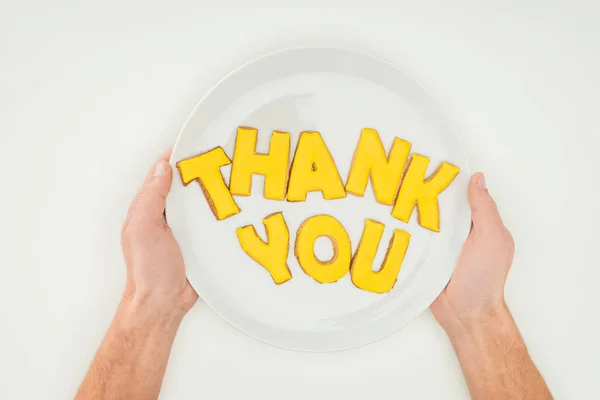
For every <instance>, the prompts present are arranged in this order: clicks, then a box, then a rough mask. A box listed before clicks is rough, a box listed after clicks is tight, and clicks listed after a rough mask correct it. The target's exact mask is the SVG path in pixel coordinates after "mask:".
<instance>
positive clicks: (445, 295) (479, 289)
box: [430, 173, 514, 334]
mask: <svg viewBox="0 0 600 400" xmlns="http://www.w3.org/2000/svg"><path fill="white" fill-rule="evenodd" d="M469 203H470V205H471V219H472V226H471V233H470V234H469V237H468V238H467V240H466V241H465V243H464V245H463V248H462V251H461V254H460V256H459V258H458V262H457V265H456V269H455V270H454V273H453V274H452V278H451V279H450V282H449V283H448V285H447V286H446V288H445V289H444V291H443V292H442V293H441V294H440V295H439V297H438V298H437V299H436V300H435V301H434V302H433V304H432V305H431V307H430V309H431V311H432V313H433V315H434V316H435V318H436V319H437V321H438V322H439V323H440V325H441V326H442V327H443V328H444V329H445V330H446V331H447V332H448V333H449V334H452V332H453V331H455V330H457V329H462V328H465V327H472V326H473V324H475V325H477V324H481V323H483V324H485V323H488V322H490V321H491V320H493V319H494V318H495V317H497V316H503V315H505V314H507V313H508V309H507V307H506V304H505V302H504V284H505V282H506V277H507V275H508V271H509V270H510V266H511V264H512V260H513V254H514V242H513V238H512V236H511V234H510V232H509V231H508V229H506V227H505V226H504V223H503V222H502V219H501V218H500V214H499V213H498V209H497V208H496V203H494V199H492V197H491V196H490V194H489V192H488V190H487V188H486V185H485V178H484V176H483V174H481V173H477V174H474V175H473V176H472V177H471V181H470V183H469Z"/></svg>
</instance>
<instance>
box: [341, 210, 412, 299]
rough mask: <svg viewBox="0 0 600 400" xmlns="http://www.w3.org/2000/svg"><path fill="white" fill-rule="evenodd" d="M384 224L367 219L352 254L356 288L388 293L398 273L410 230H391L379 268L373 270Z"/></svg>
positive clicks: (351, 266)
mask: <svg viewBox="0 0 600 400" xmlns="http://www.w3.org/2000/svg"><path fill="white" fill-rule="evenodd" d="M384 228H385V227H384V225H383V224H382V223H380V222H377V221H373V220H370V219H367V220H366V221H365V229H364V231H363V234H362V237H361V239H360V243H359V244H358V248H357V249H356V252H355V253H354V257H352V264H351V265H350V275H351V277H352V282H353V283H354V285H355V286H356V287H358V288H359V289H363V290H366V291H368V292H373V293H387V292H389V291H390V290H392V288H393V287H394V285H395V284H396V280H397V277H398V273H399V272H400V268H401V267H402V262H403V261H404V255H405V254H406V249H407V248H408V243H409V241H410V233H408V232H405V231H401V230H399V229H396V230H394V236H393V237H392V240H391V241H390V244H389V246H388V249H387V252H386V255H385V258H384V260H383V263H382V264H381V266H380V268H379V270H378V271H377V272H376V271H373V261H374V260H375V254H376V253H377V248H378V247H379V243H380V242H381V237H382V236H383V230H384Z"/></svg>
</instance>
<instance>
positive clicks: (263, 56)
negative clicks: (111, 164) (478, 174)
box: [165, 44, 472, 353]
mask: <svg viewBox="0 0 600 400" xmlns="http://www.w3.org/2000/svg"><path fill="white" fill-rule="evenodd" d="M315 49H319V50H334V51H343V52H347V53H352V54H354V55H357V56H362V57H367V58H370V59H372V60H375V61H378V62H381V63H384V64H386V65H387V66H388V67H391V68H393V69H394V70H396V71H397V72H398V73H399V74H402V75H404V76H405V77H406V78H407V79H408V80H410V81H411V82H412V83H413V84H415V85H416V86H417V87H418V89H419V90H421V91H422V92H423V94H424V95H425V96H426V98H427V100H428V101H430V102H431V104H432V105H433V106H434V107H435V108H436V109H437V110H436V111H437V112H439V115H440V116H441V118H443V120H444V121H445V123H446V124H447V128H448V130H449V131H450V130H451V131H452V133H453V134H454V137H455V138H456V140H457V141H458V147H459V149H460V152H461V153H462V156H463V160H464V167H463V168H462V171H464V172H466V173H467V174H468V175H469V177H470V176H471V174H472V173H471V166H470V162H469V157H468V155H467V152H466V149H465V146H464V143H463V140H462V137H461V135H460V133H459V132H458V129H457V128H456V125H455V123H454V122H453V120H452V119H451V118H449V117H448V115H447V114H446V112H445V111H444V109H443V108H442V107H441V106H440V105H439V103H438V102H437V101H436V99H435V97H434V96H432V95H431V92H430V91H428V90H427V88H426V87H425V86H423V85H422V84H421V83H420V82H419V80H418V79H416V78H415V77H414V76H412V75H411V74H408V73H407V72H406V71H405V70H403V69H402V68H400V67H398V66H397V65H396V64H394V63H392V62H390V61H388V60H386V59H384V58H382V57H380V56H376V55H374V54H370V53H367V52H364V51H360V50H356V49H351V48H348V47H342V46H331V45H326V44H318V45H298V46H288V47H282V48H279V49H276V50H272V51H268V52H265V53H262V54H260V55H259V56H257V57H254V58H252V59H250V60H248V61H246V62H243V63H242V64H240V65H238V66H237V67H235V68H234V69H232V70H231V71H230V72H229V73H227V74H225V75H224V76H223V77H222V78H221V79H219V80H218V81H217V82H216V83H215V84H214V85H212V86H211V87H210V89H209V90H208V91H207V92H206V93H205V94H204V95H203V96H202V97H201V98H200V100H199V101H198V102H197V103H196V105H195V106H194V107H193V109H192V110H191V111H190V113H189V115H188V116H187V118H186V119H185V121H184V123H183V124H182V126H181V129H180V130H179V131H178V133H177V137H176V139H175V142H174V144H173V147H172V152H171V156H170V158H169V164H170V165H171V166H172V167H173V165H174V162H175V160H174V158H173V154H176V150H177V148H178V146H179V143H180V141H181V138H182V135H183V133H184V132H185V131H186V129H187V127H188V125H189V124H190V122H191V121H192V119H193V117H194V115H195V114H196V111H197V110H198V109H199V108H200V107H201V106H202V105H203V103H204V102H205V101H206V100H207V99H208V98H209V97H210V95H211V94H212V93H213V92H214V91H215V90H216V89H217V88H218V87H219V86H220V85H221V84H222V83H223V82H225V81H227V80H228V79H229V78H230V77H232V76H234V75H235V74H237V73H239V72H240V71H242V70H244V69H245V68H247V67H249V66H251V65H253V64H255V63H258V62H260V61H262V60H264V59H267V58H270V57H272V56H279V55H282V54H285V53H288V52H294V51H298V50H315ZM173 172H175V169H173ZM173 179H175V173H174V174H173ZM167 199H168V197H167ZM167 209H168V201H167V206H166V207H165V216H167V212H168V210H167ZM469 214H470V210H469ZM469 220H470V218H469ZM469 231H470V228H469V229H468V230H467V234H466V236H468V233H469ZM465 239H466V237H465ZM455 268H456V264H455V265H453V266H452V269H451V271H450V273H449V276H448V277H447V279H446V278H445V279H444V285H443V286H442V287H441V289H440V290H439V291H438V293H436V295H435V297H434V301H435V299H436V298H437V297H438V296H439V295H440V294H441V293H442V292H443V290H444V289H445V287H446V286H447V284H448V282H449V281H450V278H451V275H452V273H453V272H454V269H455ZM186 278H187V268H186ZM188 282H190V285H191V286H192V288H193V289H194V290H195V291H196V293H197V294H198V296H199V297H200V299H201V300H202V301H203V302H204V303H206V304H207V305H208V306H209V307H210V308H211V309H212V310H213V311H214V312H215V313H216V314H217V315H218V316H219V317H220V318H222V319H223V320H224V321H226V322H227V323H228V324H230V325H231V326H233V327H234V328H235V329H237V330H238V331H240V332H242V333H244V334H245V335H247V336H249V337H251V338H253V339H256V340H258V341H260V342H262V343H265V344H267V345H270V346H273V347H277V348H280V349H286V350H292V351H299V352H307V353H333V352H339V351H346V350H351V349H358V348H362V347H364V346H368V345H370V344H374V343H376V342H379V341H380V340H383V339H385V338H387V337H389V336H391V335H393V334H394V333H397V332H398V331H399V330H401V329H402V328H403V327H405V326H407V325H408V324H410V323H411V322H412V321H414V320H415V319H416V318H418V317H419V316H421V315H422V314H423V313H424V312H425V311H427V310H428V309H429V307H430V305H431V304H430V305H428V306H427V307H426V308H425V309H424V310H422V311H420V312H418V313H416V314H415V315H414V316H413V317H411V318H407V319H406V322H405V323H404V324H402V325H400V326H398V327H396V328H395V329H393V330H391V331H389V332H385V333H384V334H382V335H379V336H378V337H377V338H375V339H373V340H368V341H365V342H364V343H361V344H356V345H346V346H340V347H337V348H333V349H313V348H306V347H304V348H303V347H294V346H289V345H285V344H281V343H275V342H272V341H270V340H268V339H264V338H261V337H260V336H259V335H256V334H253V333H251V332H249V331H247V330H246V329H244V328H242V327H240V326H239V325H238V324H236V323H235V322H232V321H231V320H230V319H229V318H227V317H226V316H225V315H223V314H222V313H221V312H219V310H218V309H217V308H216V307H215V306H214V305H213V304H211V303H210V302H209V301H207V300H206V299H204V298H203V297H202V295H201V293H200V292H199V291H198V290H197V289H196V287H195V286H194V284H193V283H192V282H191V281H189V280H188Z"/></svg>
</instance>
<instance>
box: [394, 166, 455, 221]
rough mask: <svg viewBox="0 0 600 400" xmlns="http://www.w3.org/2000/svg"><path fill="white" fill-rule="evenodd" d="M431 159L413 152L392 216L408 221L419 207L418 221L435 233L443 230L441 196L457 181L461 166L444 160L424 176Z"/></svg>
mask: <svg viewBox="0 0 600 400" xmlns="http://www.w3.org/2000/svg"><path fill="white" fill-rule="evenodd" d="M428 165H429V158H428V157H425V156H422V155H420V154H413V155H412V157H411V159H410V162H409V163H408V168H407V170H406V173H405V174H404V178H403V179H402V183H401V185H400V191H399V192H398V197H397V199H396V204H394V208H393V209H392V216H393V217H395V218H397V219H399V220H400V221H403V222H408V221H409V219H410V215H411V214H412V212H413V209H414V208H415V205H416V207H417V215H418V219H419V224H420V225H421V226H422V227H423V228H426V229H429V230H431V231H434V232H439V231H440V214H439V206H438V195H439V194H440V193H442V192H443V191H444V189H446V188H447V187H448V185H449V184H450V183H451V182H452V181H453V180H454V178H455V177H456V175H458V173H459V172H460V169H459V168H458V167H456V166H454V165H452V164H449V163H447V162H443V163H441V164H440V166H439V167H438V168H437V169H436V170H435V172H434V173H433V174H431V175H430V176H429V177H428V178H427V179H425V174H426V173H427V167H428Z"/></svg>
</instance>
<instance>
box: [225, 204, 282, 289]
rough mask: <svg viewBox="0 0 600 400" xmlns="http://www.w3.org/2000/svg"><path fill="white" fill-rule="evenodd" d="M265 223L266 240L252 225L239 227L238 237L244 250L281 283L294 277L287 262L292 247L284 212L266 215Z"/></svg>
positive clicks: (276, 281) (277, 282)
mask: <svg viewBox="0 0 600 400" xmlns="http://www.w3.org/2000/svg"><path fill="white" fill-rule="evenodd" d="M263 224H264V225H265V230H266V231H267V241H266V242H264V241H263V240H262V239H261V238H260V237H259V236H258V234H257V233H256V230H255V229H254V226H252V225H247V226H243V227H241V228H238V230H237V231H236V234H237V238H238V241H239V242H240V245H241V246H242V250H244V252H246V254H248V255H249V256H250V257H251V258H252V259H253V260H254V261H256V262H257V263H259V264H260V265H261V266H262V267H264V268H265V269H266V270H267V271H269V274H271V278H273V280H274V281H275V283H276V284H278V285H280V284H282V283H284V282H287V281H289V280H290V279H292V274H291V273H290V269H289V268H288V266H287V262H286V261H287V257H288V252H289V247H290V233H289V230H288V227H287V225H286V224H285V219H284V218H283V214H282V213H275V214H271V215H268V216H266V217H265V219H263Z"/></svg>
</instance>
